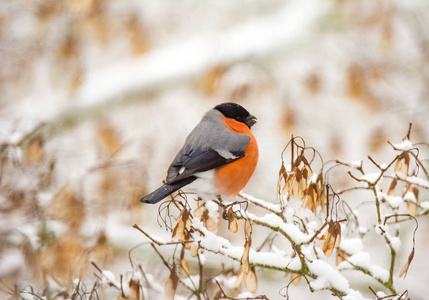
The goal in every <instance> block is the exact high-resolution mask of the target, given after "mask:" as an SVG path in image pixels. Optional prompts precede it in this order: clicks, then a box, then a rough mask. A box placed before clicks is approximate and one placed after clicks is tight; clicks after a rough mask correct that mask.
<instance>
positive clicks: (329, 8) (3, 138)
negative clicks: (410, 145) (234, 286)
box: [0, 0, 429, 299]
mask: <svg viewBox="0 0 429 300" xmlns="http://www.w3.org/2000/svg"><path fill="white" fill-rule="evenodd" d="M0 66H1V67H0V150H1V153H0V158H1V165H0V168H1V173H0V176H1V177H0V180H1V181H0V214H1V215H0V281H1V290H2V291H0V293H2V292H3V293H4V292H5V291H6V292H7V291H10V290H11V289H12V290H13V289H16V290H18V291H20V290H22V289H23V288H24V287H26V286H29V285H31V286H33V287H34V288H35V289H36V290H37V291H40V292H41V291H42V290H43V288H44V287H45V286H46V285H47V283H49V284H48V285H49V286H50V287H51V288H52V289H55V288H56V287H57V286H58V289H60V288H59V287H63V286H67V285H68V284H70V282H71V280H72V279H73V278H76V277H77V276H78V275H79V274H87V275H88V276H91V274H92V273H93V272H94V269H93V268H92V266H91V265H90V264H89V263H88V262H89V261H96V262H97V264H98V265H99V266H100V267H102V268H105V269H111V270H114V272H115V273H116V274H119V273H120V272H122V273H125V272H127V271H130V270H132V268H131V266H130V265H129V262H128V257H127V253H128V251H129V250H130V249H131V248H132V247H134V246H135V245H137V244H138V243H139V242H142V241H144V240H145V239H144V238H143V236H142V235H141V234H140V233H138V232H136V230H134V229H132V228H131V225H132V224H134V223H137V224H139V225H140V226H141V227H142V228H146V229H148V230H153V231H154V232H157V233H158V234H159V235H161V236H165V237H167V238H168V237H169V235H170V233H168V232H166V231H165V230H164V228H160V226H159V225H158V223H157V222H156V215H157V213H158V207H157V206H144V205H142V204H141V203H139V202H138V199H139V198H140V197H141V196H143V195H144V194H145V193H146V192H149V191H151V190H152V189H154V188H157V187H158V186H159V185H160V184H161V182H162V180H163V179H164V178H165V175H166V170H167V168H168V165H169V163H170V162H171V160H172V159H173V158H174V156H175V154H176V152H177V151H178V150H179V149H180V147H181V146H182V144H183V141H184V139H185V137H186V135H187V134H188V133H189V132H190V130H191V129H192V128H193V127H194V126H195V125H196V124H197V123H198V121H199V120H200V118H201V117H202V115H203V114H204V113H205V112H206V111H207V110H209V109H210V108H212V107H214V106H215V105H217V104H219V103H221V102H226V101H234V102H237V103H240V104H241V105H243V106H244V107H245V108H247V109H248V110H249V111H250V112H251V113H252V114H254V115H255V116H256V117H257V118H258V123H257V125H256V126H254V127H253V128H254V129H253V130H254V134H255V136H256V138H257V140H258V143H259V148H260V161H259V165H258V168H257V170H256V172H255V175H254V176H253V178H252V180H251V181H250V182H249V184H248V186H247V187H246V189H245V191H246V192H247V193H250V194H252V195H254V196H256V197H260V198H262V199H265V200H267V201H270V202H275V201H276V199H277V197H276V192H277V191H276V188H277V187H276V183H277V177H278V171H279V168H280V163H281V151H282V150H283V148H284V147H285V145H286V143H287V142H288V141H289V139H290V137H291V135H292V134H293V135H294V136H297V135H300V136H302V137H303V138H304V139H305V141H306V143H307V145H309V146H313V147H315V148H316V149H317V150H318V151H319V152H320V153H321V155H322V157H323V159H324V161H325V162H326V161H329V160H332V159H339V160H341V161H344V162H351V161H356V160H365V159H366V157H367V155H371V156H372V157H374V158H375V159H376V161H378V162H379V163H384V162H386V163H387V162H389V161H390V160H391V159H392V158H393V157H394V155H395V154H394V153H393V151H391V147H390V146H389V145H388V144H387V141H391V142H393V143H400V142H401V141H402V138H403V137H404V136H405V135H406V133H407V130H408V126H409V123H410V122H412V123H413V127H412V133H411V139H412V141H413V142H428V141H429V130H428V128H429V117H428V116H429V100H428V98H427V97H428V94H429V93H428V92H429V1H423V0H408V1H400V0H397V1H387V0H385V1H384V0H361V1H355V0H324V1H321V0H303V1H292V0H290V1H278V0H263V1H262V0H258V1H226V0H221V1H204V2H201V1H196V0H187V1H168V0H162V1H150V0H140V1H137V0H122V1H113V0H111V1H103V0H63V1H57V0H42V1H25V0H14V1H7V0H3V1H0ZM426 153H427V152H426ZM425 157H427V156H425ZM337 184H338V186H337V188H340V187H342V186H341V180H340V179H338V180H337ZM428 224H429V223H428V221H427V220H425V219H424V217H423V218H421V219H420V231H419V234H418V235H417V247H418V248H417V250H416V257H415V261H418V263H415V262H414V265H412V266H411V268H410V271H409V274H408V277H407V279H406V280H402V279H399V281H398V285H399V287H401V288H402V287H403V289H404V290H405V289H408V290H409V292H410V294H411V296H412V299H424V297H423V296H422V295H423V291H426V286H425V285H424V283H427V280H428V279H429V277H428V275H427V274H428V273H427V269H428V267H429V259H428V258H427V257H426V255H424V253H425V252H426V251H427V250H428V248H429V239H428V238H427V230H429V225H428ZM425 231H426V233H425ZM426 253H427V252H426ZM407 255H408V253H404V254H403V256H402V257H403V260H405V259H406V257H407ZM148 256H149V254H147V253H145V252H144V251H142V254H141V256H140V257H139V256H138V254H136V258H135V260H136V261H138V263H142V264H143V265H145V264H146V265H147V264H150V263H149V262H148ZM152 264H154V263H152ZM154 266H155V269H156V268H159V269H161V267H159V266H156V265H154ZM156 272H159V274H162V272H161V270H159V271H155V273H156ZM117 276H118V275H117ZM160 276H161V275H160ZM162 276H164V275H162ZM162 276H161V277H160V278H161V279H160V282H161V283H162V284H163V282H164V281H165V276H164V277H162ZM282 276H283V275H281V276H279V278H275V279H273V278H268V279H265V283H264V281H262V283H261V282H260V285H259V289H258V294H267V295H271V297H274V298H276V297H279V294H278V291H279V289H280V288H281V287H283V286H285V285H286V284H287V281H286V279H284V278H283V277H282ZM260 280H261V279H260ZM262 280H263V279H262ZM273 287H274V288H273ZM308 294H309V292H308V288H307V287H306V286H305V284H304V283H302V284H301V285H300V286H299V287H296V288H294V289H293V290H292V291H291V296H294V295H295V296H296V297H300V296H302V295H307V296H308ZM327 295H329V293H327V294H323V293H321V294H318V295H313V296H314V297H318V296H319V297H321V298H323V297H326V296H327ZM313 296H312V297H313ZM314 299H316V298H314Z"/></svg>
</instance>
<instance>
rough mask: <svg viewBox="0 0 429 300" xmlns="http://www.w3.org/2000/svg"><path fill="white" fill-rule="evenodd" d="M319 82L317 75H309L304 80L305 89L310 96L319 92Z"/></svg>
mask: <svg viewBox="0 0 429 300" xmlns="http://www.w3.org/2000/svg"><path fill="white" fill-rule="evenodd" d="M320 81H321V80H320V76H319V74H317V73H311V74H309V75H308V77H307V78H306V79H305V87H306V88H307V90H308V91H309V92H310V93H311V94H313V95H315V94H317V93H318V92H319V91H320V86H321V84H320Z"/></svg>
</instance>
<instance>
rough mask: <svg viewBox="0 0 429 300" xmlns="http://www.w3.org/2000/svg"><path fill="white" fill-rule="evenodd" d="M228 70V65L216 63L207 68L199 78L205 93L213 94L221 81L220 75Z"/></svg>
mask: <svg viewBox="0 0 429 300" xmlns="http://www.w3.org/2000/svg"><path fill="white" fill-rule="evenodd" d="M227 70H228V66H224V65H218V66H215V67H213V68H211V69H209V70H208V71H207V72H206V73H205V74H204V75H203V76H202V78H201V86H202V88H203V90H204V92H205V93H206V95H209V96H211V95H214V94H215V93H216V92H217V90H218V88H219V83H220V82H221V79H222V77H223V76H224V74H225V72H226V71H227Z"/></svg>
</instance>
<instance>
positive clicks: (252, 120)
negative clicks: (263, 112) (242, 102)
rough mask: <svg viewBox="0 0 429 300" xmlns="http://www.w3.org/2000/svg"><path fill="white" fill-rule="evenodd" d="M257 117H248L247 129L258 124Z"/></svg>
mask: <svg viewBox="0 0 429 300" xmlns="http://www.w3.org/2000/svg"><path fill="white" fill-rule="evenodd" d="M256 120H257V119H256V117H255V116H253V115H250V116H248V117H247V118H246V122H245V123H246V125H247V127H249V128H251V127H252V126H253V125H255V124H256Z"/></svg>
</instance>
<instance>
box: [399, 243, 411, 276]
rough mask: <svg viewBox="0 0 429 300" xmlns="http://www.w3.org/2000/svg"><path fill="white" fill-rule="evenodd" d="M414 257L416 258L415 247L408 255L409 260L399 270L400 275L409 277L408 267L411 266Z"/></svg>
mask: <svg viewBox="0 0 429 300" xmlns="http://www.w3.org/2000/svg"><path fill="white" fill-rule="evenodd" d="M413 258H414V248H413V250H411V253H410V255H409V256H408V260H407V262H406V263H405V265H404V266H403V267H402V269H401V271H400V272H399V277H402V276H404V279H405V277H407V273H408V269H409V267H410V264H411V262H412V261H413Z"/></svg>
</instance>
